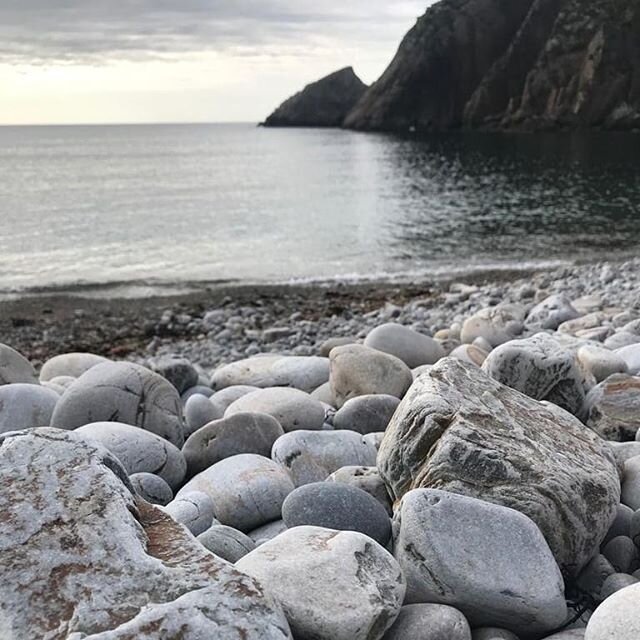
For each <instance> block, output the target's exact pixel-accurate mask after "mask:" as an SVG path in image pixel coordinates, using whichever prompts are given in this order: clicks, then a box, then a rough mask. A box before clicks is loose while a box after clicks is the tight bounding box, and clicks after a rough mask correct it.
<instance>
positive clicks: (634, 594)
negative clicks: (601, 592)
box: [584, 584, 640, 640]
mask: <svg viewBox="0 0 640 640" xmlns="http://www.w3.org/2000/svg"><path fill="white" fill-rule="evenodd" d="M639 600H640V584H634V585H631V586H629V587H627V588H625V589H622V590H620V591H618V592H617V593H615V594H614V595H612V596H611V597H610V598H608V599H607V600H605V601H604V602H603V603H602V604H601V605H600V606H599V607H598V608H597V609H596V610H595V612H594V614H593V615H592V616H591V619H590V620H589V624H588V625H587V631H586V633H585V636H584V640H637V639H638V638H640V611H639V610H638V601H639Z"/></svg>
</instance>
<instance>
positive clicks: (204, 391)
mask: <svg viewBox="0 0 640 640" xmlns="http://www.w3.org/2000/svg"><path fill="white" fill-rule="evenodd" d="M213 394H214V391H213V389H212V388H211V387H209V386H206V385H203V384H198V385H196V386H195V387H191V389H187V390H186V391H185V392H184V393H183V394H181V395H180V399H181V400H182V404H183V405H186V404H187V401H188V400H189V398H190V397H191V396H195V395H201V396H204V397H205V398H210V397H211V396H212V395H213Z"/></svg>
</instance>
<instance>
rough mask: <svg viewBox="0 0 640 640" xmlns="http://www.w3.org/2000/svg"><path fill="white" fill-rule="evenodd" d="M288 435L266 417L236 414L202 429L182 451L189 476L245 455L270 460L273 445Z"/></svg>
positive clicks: (188, 441)
mask: <svg viewBox="0 0 640 640" xmlns="http://www.w3.org/2000/svg"><path fill="white" fill-rule="evenodd" d="M282 435H284V431H283V430H282V427H281V426H280V423H279V422H278V421H277V420H276V419H275V418H273V417H272V416H269V415H267V414H266V413H236V414H234V415H231V416H229V417H228V418H223V419H222V420H215V421H214V422H210V423H209V424H207V425H205V426H204V427H202V428H201V429H198V430H197V431H196V432H195V433H194V434H192V435H191V436H190V437H189V438H188V440H187V441H186V442H185V444H184V447H182V453H183V454H184V457H185V458H186V460H187V468H188V473H189V476H194V475H196V474H198V473H200V472H201V471H204V470H205V469H208V468H209V467H210V466H211V465H214V464H216V463H217V462H220V460H224V459H225V458H230V457H231V456H235V455H239V454H242V453H256V454H258V455H261V456H264V457H265V458H268V457H269V456H270V455H271V448H272V447H273V443H274V442H275V441H276V440H277V439H278V438H279V437H280V436H282Z"/></svg>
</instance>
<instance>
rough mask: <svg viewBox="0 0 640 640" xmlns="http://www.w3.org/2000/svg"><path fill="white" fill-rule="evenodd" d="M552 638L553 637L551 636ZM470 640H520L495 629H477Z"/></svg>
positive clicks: (504, 630) (513, 635)
mask: <svg viewBox="0 0 640 640" xmlns="http://www.w3.org/2000/svg"><path fill="white" fill-rule="evenodd" d="M552 637H553V636H552ZM471 640H520V638H518V636H517V635H516V634H515V633H511V631H507V630H506V629H498V628H497V627H478V628H477V629H474V630H473V632H472V633H471Z"/></svg>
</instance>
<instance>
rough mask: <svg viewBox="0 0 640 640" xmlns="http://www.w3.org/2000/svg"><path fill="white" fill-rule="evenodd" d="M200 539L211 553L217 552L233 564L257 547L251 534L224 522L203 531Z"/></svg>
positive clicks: (216, 553)
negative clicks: (246, 533)
mask: <svg viewBox="0 0 640 640" xmlns="http://www.w3.org/2000/svg"><path fill="white" fill-rule="evenodd" d="M198 540H199V541H200V542H201V543H202V544H203V545H204V546H205V547H206V548H207V549H208V550H209V551H211V553H215V555H217V556H218V557H220V558H222V559H223V560H226V561H227V562H231V563H232V564H233V563H235V562H237V561H238V560H240V558H243V557H244V556H246V555H247V553H250V552H251V551H253V550H254V549H255V548H256V545H255V543H254V542H253V540H252V539H251V538H250V537H249V536H247V535H245V534H244V533H242V532H241V531H238V530H237V529H233V528H232V527H227V526H225V525H223V524H214V525H213V526H212V527H210V528H209V529H207V530H206V531H205V532H204V533H201V534H200V535H199V536H198Z"/></svg>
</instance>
